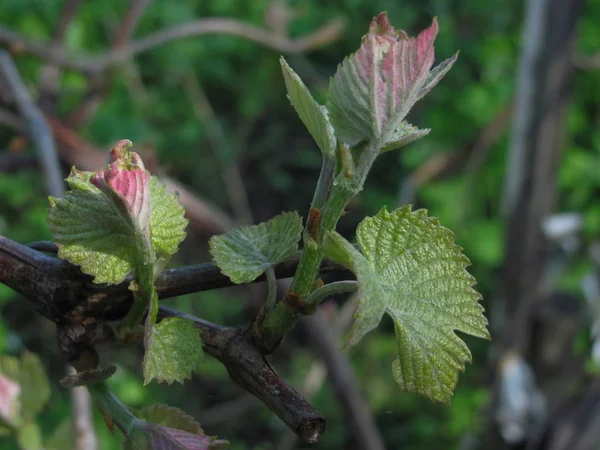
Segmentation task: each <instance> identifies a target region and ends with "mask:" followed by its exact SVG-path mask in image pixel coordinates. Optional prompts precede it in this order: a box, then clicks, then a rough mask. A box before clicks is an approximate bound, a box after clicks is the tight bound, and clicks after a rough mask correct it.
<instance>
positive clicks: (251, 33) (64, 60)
mask: <svg viewBox="0 0 600 450" xmlns="http://www.w3.org/2000/svg"><path fill="white" fill-rule="evenodd" d="M343 28H344V21H343V20H342V19H340V18H337V19H333V20H331V21H329V22H328V23H327V24H325V25H324V26H323V27H321V28H320V29H318V30H316V31H315V32H313V33H311V34H309V35H306V36H303V37H301V38H297V39H289V38H282V37H279V36H276V35H274V34H273V33H271V32H269V31H267V30H264V29H262V28H259V27H256V26H254V25H250V24H246V23H244V22H240V21H238V20H235V19H221V18H210V19H201V20H196V21H193V22H189V23H185V24H181V25H176V26H173V27H171V28H167V29H166V30H162V31H159V32H157V33H154V34H151V35H149V36H146V37H144V38H142V39H139V40H137V41H134V42H132V43H131V44H130V45H128V46H127V47H125V48H123V49H120V50H111V51H109V52H107V53H105V54H103V55H100V56H90V55H87V54H82V53H78V54H75V53H71V52H68V51H67V49H65V48H64V47H62V48H52V46H50V45H48V44H47V43H44V42H39V41H36V40H33V39H29V38H27V37H25V36H22V35H20V34H19V33H17V32H15V31H13V30H10V29H7V28H4V27H0V43H5V44H8V45H11V46H13V47H15V48H18V49H19V50H20V51H24V52H27V53H29V54H32V55H34V56H37V57H38V58H41V59H43V60H45V61H50V62H52V63H54V64H57V65H59V66H62V67H64V68H67V69H73V70H78V71H81V72H85V73H88V74H94V73H98V72H102V71H104V70H106V69H107V68H109V67H116V66H118V65H119V64H121V63H123V62H124V61H127V60H129V59H130V58H132V57H134V56H136V55H138V54H140V53H143V52H145V51H148V50H151V49H154V48H156V47H159V46H161V45H164V44H166V43H168V42H171V41H174V40H178V39H183V38H188V37H193V36H201V35H209V34H226V35H232V36H239V37H242V38H245V39H248V40H250V41H254V42H257V43H259V44H262V45H264V46H266V47H269V48H272V49H273V50H276V51H278V52H281V53H288V54H296V53H304V52H308V51H311V50H314V49H316V48H320V47H323V46H325V45H327V44H329V43H331V42H333V41H335V40H337V39H338V38H339V36H340V35H341V32H342V30H343Z"/></svg>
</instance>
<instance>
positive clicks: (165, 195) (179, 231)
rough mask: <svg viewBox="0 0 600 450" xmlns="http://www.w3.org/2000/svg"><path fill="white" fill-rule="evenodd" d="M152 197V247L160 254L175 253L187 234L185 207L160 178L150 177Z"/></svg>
mask: <svg viewBox="0 0 600 450" xmlns="http://www.w3.org/2000/svg"><path fill="white" fill-rule="evenodd" d="M150 194H151V199H152V216H151V218H150V228H151V230H152V248H153V249H154V251H155V252H156V253H158V254H166V255H169V256H171V255H173V254H175V253H176V252H177V249H178V248H179V244H181V242H183V240H184V239H185V236H186V232H185V228H186V227H187V225H188V220H187V219H186V218H185V209H184V208H183V206H181V204H180V203H179V199H178V195H177V194H173V193H171V192H169V191H167V188H166V186H165V185H164V184H163V183H161V182H160V181H159V180H158V178H156V177H150Z"/></svg>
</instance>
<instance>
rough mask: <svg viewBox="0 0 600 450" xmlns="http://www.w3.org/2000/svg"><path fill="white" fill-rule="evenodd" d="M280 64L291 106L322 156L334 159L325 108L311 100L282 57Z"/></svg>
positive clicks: (332, 135)
mask: <svg viewBox="0 0 600 450" xmlns="http://www.w3.org/2000/svg"><path fill="white" fill-rule="evenodd" d="M280 62H281V69H282V71H283V78H284V80H285V86H286V88H287V93H288V98H289V99H290V102H291V103H292V106H293V107H294V109H295V110H296V112H297V113H298V116H299V117H300V119H301V120H302V123H303V124H304V126H305V127H306V129H307V130H308V131H309V133H310V134H311V135H312V137H313V139H314V140H315V142H316V143H317V145H318V146H319V148H320V149H321V152H322V153H323V156H325V157H326V158H329V159H335V142H336V140H335V133H334V131H333V127H332V126H331V123H329V118H328V116H327V108H325V107H324V106H321V105H319V104H318V103H317V102H316V101H315V100H314V99H313V97H312V95H310V92H309V91H308V89H307V88H306V86H305V85H304V83H303V82H302V80H301V79H300V77H299V76H298V75H297V74H296V72H294V71H293V70H292V68H291V67H290V66H289V65H288V63H287V62H286V61H285V59H283V57H282V58H281V59H280Z"/></svg>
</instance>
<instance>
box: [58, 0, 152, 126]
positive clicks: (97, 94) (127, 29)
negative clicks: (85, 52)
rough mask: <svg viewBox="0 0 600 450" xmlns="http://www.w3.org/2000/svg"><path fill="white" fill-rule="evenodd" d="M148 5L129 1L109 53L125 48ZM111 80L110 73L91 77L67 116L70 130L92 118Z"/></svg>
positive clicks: (137, 0)
mask: <svg viewBox="0 0 600 450" xmlns="http://www.w3.org/2000/svg"><path fill="white" fill-rule="evenodd" d="M149 4H150V0H132V1H131V3H130V4H129V8H128V9H127V12H126V13H125V16H124V17H123V20H121V23H120V24H119V26H118V27H117V30H116V32H115V33H114V35H113V37H112V40H111V44H110V49H111V51H119V50H122V49H123V48H125V47H127V45H128V43H129V40H130V39H131V36H132V35H133V33H134V32H135V29H136V27H137V24H138V23H139V21H140V19H141V18H142V16H143V15H144V11H145V10H146V8H147V7H148V5H149ZM132 65H133V64H132V63H131V62H130V64H128V65H127V66H128V67H131V66H132ZM111 78H112V73H103V72H98V73H96V74H94V75H93V76H91V78H90V80H89V82H88V92H87V93H86V95H85V96H84V99H83V101H82V102H81V103H80V104H79V105H77V106H75V107H74V108H73V110H72V111H71V113H70V114H69V118H68V120H67V123H68V124H69V125H70V126H71V127H72V128H79V127H80V126H82V125H83V124H84V123H86V122H87V121H88V120H90V118H91V117H93V116H94V114H95V113H96V111H97V109H98V107H99V106H100V104H101V103H102V101H103V99H104V98H105V97H106V96H107V95H108V94H109V92H110V81H111Z"/></svg>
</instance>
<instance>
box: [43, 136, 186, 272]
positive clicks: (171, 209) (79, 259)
mask: <svg viewBox="0 0 600 450" xmlns="http://www.w3.org/2000/svg"><path fill="white" fill-rule="evenodd" d="M130 145H131V142H130V141H126V140H125V141H120V142H119V143H117V144H116V145H115V147H114V149H113V151H112V152H111V163H110V164H109V165H108V167H106V168H104V169H102V170H100V171H98V172H95V173H94V172H81V171H78V170H76V169H75V168H73V170H72V171H71V174H70V175H69V177H68V178H67V179H66V181H67V184H68V185H69V187H70V190H69V191H67V192H66V194H65V196H64V197H63V198H53V197H50V211H49V213H48V223H49V225H50V231H51V232H52V235H53V237H54V240H55V242H56V243H57V244H58V245H59V252H58V256H59V257H61V258H63V259H68V260H69V261H71V262H72V263H74V264H77V265H79V266H80V267H81V270H82V271H83V272H85V273H87V274H89V275H92V276H94V282H96V283H110V284H118V283H120V282H121V281H123V280H124V279H125V277H126V276H127V275H128V274H129V273H130V272H131V271H133V270H134V269H135V268H136V262H137V263H140V262H143V263H146V264H152V263H155V261H157V260H159V261H160V264H161V267H164V265H165V264H166V262H165V260H168V258H169V257H170V256H171V255H172V254H173V253H175V252H176V251H177V247H178V245H179V244H180V243H181V241H183V239H184V238H185V231H184V230H185V227H186V225H187V220H186V219H185V218H184V210H183V208H182V207H181V205H180V204H179V202H178V200H177V196H176V195H175V194H171V193H168V192H167V191H166V189H165V187H164V185H162V184H161V183H160V182H159V181H158V180H157V179H156V178H155V177H152V176H150V175H149V174H148V172H147V171H146V169H145V168H144V164H143V163H142V161H141V159H140V157H139V156H138V155H137V154H136V153H134V152H130V151H128V150H127V148H128V147H129V146H130Z"/></svg>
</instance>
